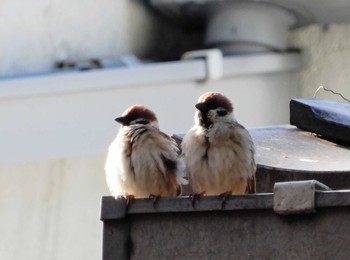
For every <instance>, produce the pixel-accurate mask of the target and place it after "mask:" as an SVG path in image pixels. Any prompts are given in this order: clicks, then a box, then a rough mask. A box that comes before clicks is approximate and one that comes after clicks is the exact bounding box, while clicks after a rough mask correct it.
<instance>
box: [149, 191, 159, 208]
mask: <svg viewBox="0 0 350 260" xmlns="http://www.w3.org/2000/svg"><path fill="white" fill-rule="evenodd" d="M148 198H149V199H151V200H153V208H156V204H157V202H158V200H159V199H160V194H159V195H155V194H150V195H149V196H148Z"/></svg>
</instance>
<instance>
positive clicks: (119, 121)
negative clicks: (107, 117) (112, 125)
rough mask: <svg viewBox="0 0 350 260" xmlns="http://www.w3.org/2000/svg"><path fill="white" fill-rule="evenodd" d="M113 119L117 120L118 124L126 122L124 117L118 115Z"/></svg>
mask: <svg viewBox="0 0 350 260" xmlns="http://www.w3.org/2000/svg"><path fill="white" fill-rule="evenodd" d="M114 120H115V121H117V122H118V123H119V124H122V125H125V123H126V118H125V117H124V116H119V117H117V118H116V119H114Z"/></svg>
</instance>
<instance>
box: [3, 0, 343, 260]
mask: <svg viewBox="0 0 350 260" xmlns="http://www.w3.org/2000/svg"><path fill="white" fill-rule="evenodd" d="M349 14H350V2H349V1H347V0H335V1H327V0H306V1H301V0H290V1H287V0H285V1H284V0H280V1H277V0H275V1H273V0H271V1H234V0H231V1H230V0H219V1H213V0H201V1H200V0H197V1H195V0H192V1H191V0H177V1H175V0H171V1H170V0H169V1H166V0H158V1H156V0H149V1H142V0H100V1H92V0H69V1H67V0H60V1H58V0H38V1H25V0H12V1H6V2H3V3H1V8H0V17H1V20H2V22H1V25H0V49H1V51H0V122H1V123H0V124H1V127H0V154H1V156H0V212H1V214H0V234H1V237H0V258H1V259H27V260H32V259H33V260H34V259H50V260H55V259H99V258H100V257H101V228H102V224H101V222H100V221H99V207H100V202H99V201H100V197H101V196H102V195H106V194H109V192H108V190H107V187H106V184H105V178H104V171H103V166H104V160H105V157H106V152H107V148H108V145H109V143H110V142H111V141H112V140H113V138H114V136H115V134H116V132H117V129H118V127H119V126H118V125H117V123H116V122H114V120H113V119H114V118H115V117H116V116H117V115H120V114H121V113H122V112H123V111H124V109H125V108H126V107H128V106H130V105H132V104H134V103H140V104H144V105H146V106H148V107H149V108H150V109H152V110H153V111H155V112H156V113H157V114H158V117H159V118H158V119H159V121H160V128H161V129H162V130H163V131H165V132H167V133H168V134H172V133H185V132H186V131H187V130H188V129H189V128H190V127H191V125H192V124H193V115H194V112H195V108H194V104H195V102H196V99H197V97H198V96H199V95H200V94H201V93H203V92H205V91H209V90H215V91H220V92H222V93H224V94H225V95H227V96H229V97H230V98H231V99H232V101H233V104H234V105H235V107H236V109H235V113H236V117H237V119H238V120H239V121H240V122H241V123H242V124H244V125H245V126H247V127H256V126H266V125H274V124H285V123H288V122H289V100H290V99H291V98H293V97H304V98H309V97H310V98H311V97H313V96H314V92H315V91H316V89H317V88H318V87H319V86H320V85H323V86H325V87H327V88H329V89H332V90H334V91H337V92H341V93H342V94H343V95H344V96H347V97H349V96H350V88H349V82H350V73H349V71H350V15H349ZM209 48H215V49H216V51H211V52H203V51H202V52H199V53H198V52H195V53H193V52H191V51H194V50H204V49H209ZM217 50H220V51H217ZM189 52H190V53H189ZM185 53H187V54H185ZM222 55H223V56H222ZM183 58H185V59H183ZM318 97H320V98H327V99H339V97H337V96H334V95H332V94H329V93H326V92H322V91H321V92H319V93H318Z"/></svg>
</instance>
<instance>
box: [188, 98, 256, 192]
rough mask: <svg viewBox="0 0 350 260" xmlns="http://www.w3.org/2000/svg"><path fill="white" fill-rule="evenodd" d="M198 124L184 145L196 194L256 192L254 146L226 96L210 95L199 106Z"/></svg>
mask: <svg viewBox="0 0 350 260" xmlns="http://www.w3.org/2000/svg"><path fill="white" fill-rule="evenodd" d="M196 108H197V109H198V111H196V114H195V124H194V126H193V127H192V128H191V129H190V130H189V131H188V133H187V134H186V135H185V137H184V139H183V141H182V153H183V157H184V160H185V164H186V173H187V176H188V179H189V182H190V185H191V187H192V190H193V191H194V192H195V193H196V194H200V193H203V192H204V193H205V194H206V195H220V194H224V193H226V194H227V193H229V194H231V193H234V194H246V193H254V192H255V172H256V164H255V160H254V144H253V141H252V139H251V137H250V135H249V132H248V131H247V130H246V129H245V128H244V127H243V126H242V125H240V124H239V123H238V122H237V121H236V120H235V119H234V117H233V106H232V104H231V102H230V100H229V99H228V98H227V97H225V96H224V95H222V94H220V93H216V92H208V93H205V94H203V95H202V96H200V98H199V100H198V103H197V104H196Z"/></svg>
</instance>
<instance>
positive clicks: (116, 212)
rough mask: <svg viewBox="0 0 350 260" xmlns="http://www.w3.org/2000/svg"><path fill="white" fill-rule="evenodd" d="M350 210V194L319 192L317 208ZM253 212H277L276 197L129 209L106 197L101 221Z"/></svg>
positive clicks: (168, 201)
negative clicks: (156, 215) (136, 216)
mask: <svg viewBox="0 0 350 260" xmlns="http://www.w3.org/2000/svg"><path fill="white" fill-rule="evenodd" d="M343 206H350V190H337V191H316V192H315V207H316V208H323V207H343ZM249 209H255V210H256V209H271V210H272V209H273V193H257V194H249V195H235V196H231V197H229V198H228V199H227V200H226V201H225V204H224V205H223V206H222V203H221V200H220V199H219V198H218V197H216V196H204V197H201V198H200V199H199V200H197V201H196V202H195V206H194V207H193V206H192V202H191V200H190V199H189V197H188V196H183V197H176V198H161V199H159V201H158V202H157V204H156V205H155V206H153V201H152V200H151V199H136V200H135V201H132V202H131V203H130V204H129V205H128V206H127V205H126V200H125V199H122V198H121V199H114V198H113V197H111V196H104V197H102V199H101V216H100V218H101V220H102V221H105V220H113V219H120V218H124V217H125V216H126V215H127V214H151V213H181V212H205V211H233V210H249Z"/></svg>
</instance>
